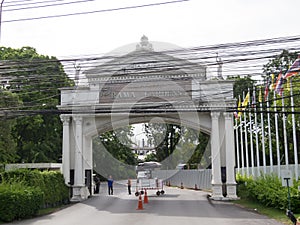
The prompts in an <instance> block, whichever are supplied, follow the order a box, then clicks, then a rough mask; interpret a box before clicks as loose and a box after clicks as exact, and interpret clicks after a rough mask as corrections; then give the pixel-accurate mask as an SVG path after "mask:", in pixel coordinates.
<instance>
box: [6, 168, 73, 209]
mask: <svg viewBox="0 0 300 225" xmlns="http://www.w3.org/2000/svg"><path fill="white" fill-rule="evenodd" d="M1 180H3V182H5V183H10V184H12V183H22V184H23V185H26V186H29V187H36V188H39V189H40V190H41V191H42V192H43V193H44V202H43V204H42V207H44V208H47V207H54V206H57V205H60V204H63V203H67V202H69V188H68V187H67V186H66V185H65V182H64V178H63V175H62V174H61V173H60V172H56V171H44V172H41V171H38V170H29V169H18V170H12V171H7V172H3V173H1Z"/></svg>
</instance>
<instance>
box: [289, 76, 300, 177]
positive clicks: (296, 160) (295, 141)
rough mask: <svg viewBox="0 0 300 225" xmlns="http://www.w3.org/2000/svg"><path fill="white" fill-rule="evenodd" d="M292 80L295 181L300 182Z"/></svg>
mask: <svg viewBox="0 0 300 225" xmlns="http://www.w3.org/2000/svg"><path fill="white" fill-rule="evenodd" d="M292 79H293V77H291V79H290V95H291V111H292V125H293V143H294V161H295V179H296V180H298V150H297V137H296V122H295V114H294V111H295V110H294V96H293V86H292Z"/></svg>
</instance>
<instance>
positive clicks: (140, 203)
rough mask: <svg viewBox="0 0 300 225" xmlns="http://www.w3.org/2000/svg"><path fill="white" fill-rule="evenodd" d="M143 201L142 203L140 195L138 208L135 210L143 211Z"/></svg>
mask: <svg viewBox="0 0 300 225" xmlns="http://www.w3.org/2000/svg"><path fill="white" fill-rule="evenodd" d="M143 209H144V208H143V201H142V196H141V195H140V197H139V202H138V207H137V209H136V210H143Z"/></svg>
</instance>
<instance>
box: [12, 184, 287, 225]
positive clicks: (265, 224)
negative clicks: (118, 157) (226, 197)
mask: <svg viewBox="0 0 300 225" xmlns="http://www.w3.org/2000/svg"><path fill="white" fill-rule="evenodd" d="M126 191H127V187H126V186H125V185H121V184H115V186H114V195H113V196H109V195H108V194H107V188H106V185H105V184H101V187H100V194H99V195H96V196H94V197H92V198H89V199H88V200H86V201H84V202H82V203H77V204H73V205H71V206H69V207H67V208H65V209H63V210H60V211H58V212H55V213H52V214H50V215H46V216H42V217H38V218H35V219H29V220H24V221H19V222H14V223H11V224H23V225H29V224H30V225H119V224H122V225H168V224H171V225H186V224H188V225H193V224H203V225H241V224H243V225H282V224H281V223H279V222H276V221H274V220H272V219H268V218H267V217H265V216H262V215H259V214H257V213H255V212H251V211H248V210H244V209H242V208H240V207H237V206H235V205H233V204H232V203H229V202H216V201H212V202H210V201H208V200H207V198H206V196H207V193H205V192H202V191H194V190H186V189H184V190H182V189H178V188H166V189H165V191H166V194H165V195H163V196H159V197H158V196H156V195H155V193H154V192H148V199H149V203H148V204H143V207H144V210H136V208H137V206H138V198H137V197H135V196H134V195H128V194H127V192H126Z"/></svg>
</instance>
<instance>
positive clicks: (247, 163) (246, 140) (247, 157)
mask: <svg viewBox="0 0 300 225" xmlns="http://www.w3.org/2000/svg"><path fill="white" fill-rule="evenodd" d="M243 97H244V96H243ZM247 106H248V103H247V105H246V106H245V108H246V107H247ZM244 123H245V152H246V174H247V177H249V153H248V133H247V114H246V110H245V109H244Z"/></svg>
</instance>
